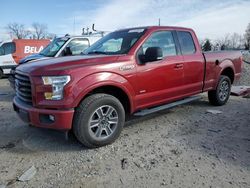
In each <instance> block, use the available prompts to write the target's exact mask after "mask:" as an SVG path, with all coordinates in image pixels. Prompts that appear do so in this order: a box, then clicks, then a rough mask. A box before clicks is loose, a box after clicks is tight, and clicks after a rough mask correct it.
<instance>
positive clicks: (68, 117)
mask: <svg viewBox="0 0 250 188" xmlns="http://www.w3.org/2000/svg"><path fill="white" fill-rule="evenodd" d="M13 108H14V110H15V111H16V113H17V114H18V116H19V117H20V118H21V119H22V120H23V121H24V122H27V123H29V124H31V125H33V126H35V127H41V128H47V129H56V130H62V131H66V130H70V129H71V127H72V121H73V116H74V110H73V109H69V110H50V109H39V108H34V107H32V106H31V105H27V104H26V103H24V102H22V101H21V100H19V99H18V98H17V97H15V98H14V99H13Z"/></svg>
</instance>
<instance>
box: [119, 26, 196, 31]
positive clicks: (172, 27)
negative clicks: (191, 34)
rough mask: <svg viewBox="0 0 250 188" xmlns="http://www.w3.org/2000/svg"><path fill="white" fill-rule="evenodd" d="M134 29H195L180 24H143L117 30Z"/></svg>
mask: <svg viewBox="0 0 250 188" xmlns="http://www.w3.org/2000/svg"><path fill="white" fill-rule="evenodd" d="M134 29H150V30H151V29H152V30H158V29H174V30H190V31H193V30H192V29H191V28H186V27H178V26H142V27H131V28H124V29H119V30H116V31H126V30H134Z"/></svg>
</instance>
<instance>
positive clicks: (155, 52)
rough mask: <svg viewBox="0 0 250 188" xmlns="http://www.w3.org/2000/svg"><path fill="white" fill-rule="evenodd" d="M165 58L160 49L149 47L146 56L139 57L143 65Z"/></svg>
mask: <svg viewBox="0 0 250 188" xmlns="http://www.w3.org/2000/svg"><path fill="white" fill-rule="evenodd" d="M162 58H163V52H162V49H161V48H160V47H148V48H147V50H146V52H145V55H139V59H140V61H141V62H142V63H146V62H153V61H159V60H161V59H162Z"/></svg>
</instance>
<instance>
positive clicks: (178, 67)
mask: <svg viewBox="0 0 250 188" xmlns="http://www.w3.org/2000/svg"><path fill="white" fill-rule="evenodd" d="M174 68H175V69H182V68H183V63H177V64H175V66H174Z"/></svg>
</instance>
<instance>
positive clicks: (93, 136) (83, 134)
mask: <svg viewBox="0 0 250 188" xmlns="http://www.w3.org/2000/svg"><path fill="white" fill-rule="evenodd" d="M105 108H106V109H107V111H106V112H105ZM100 110H101V111H100ZM112 110H113V111H112ZM108 111H110V112H108ZM111 111H112V113H111ZM100 112H101V114H102V115H101V116H102V117H100V116H99V114H100ZM103 112H105V113H106V114H104V113H103ZM104 116H105V117H104ZM93 118H94V119H93ZM110 118H112V119H113V120H114V121H115V122H116V123H114V124H112V123H110V122H112V120H111V119H110ZM97 121H98V122H97ZM93 122H96V123H94V124H95V125H94V126H93V125H92V126H93V127H92V128H90V127H91V123H93ZM124 122H125V111H124V108H123V106H122V104H121V103H120V101H119V100H118V99H117V98H115V97H114V96H112V95H107V94H94V95H91V96H89V97H87V98H86V99H84V100H83V101H82V102H81V103H80V105H79V106H78V107H77V108H76V111H75V115H74V120H73V132H74V134H75V136H76V138H77V139H78V141H80V142H81V143H82V144H83V145H84V146H86V147H88V148H96V147H101V146H104V145H108V144H111V143H112V142H114V141H115V140H116V139H117V138H118V137H119V135H120V133H121V131H122V128H123V125H124ZM109 123H110V124H109ZM107 124H109V125H107ZM96 125H97V126H96ZM105 126H106V128H105ZM111 126H112V127H111ZM108 127H109V128H108ZM100 130H101V131H100ZM107 130H109V131H107ZM112 130H113V132H112ZM94 131H96V132H94ZM108 132H109V133H110V135H108ZM105 134H106V137H105ZM98 136H99V137H98Z"/></svg>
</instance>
